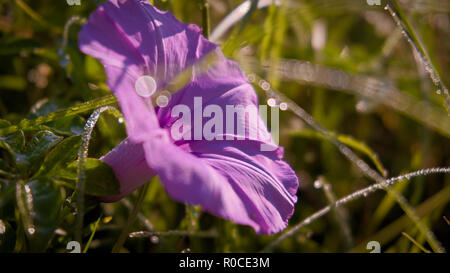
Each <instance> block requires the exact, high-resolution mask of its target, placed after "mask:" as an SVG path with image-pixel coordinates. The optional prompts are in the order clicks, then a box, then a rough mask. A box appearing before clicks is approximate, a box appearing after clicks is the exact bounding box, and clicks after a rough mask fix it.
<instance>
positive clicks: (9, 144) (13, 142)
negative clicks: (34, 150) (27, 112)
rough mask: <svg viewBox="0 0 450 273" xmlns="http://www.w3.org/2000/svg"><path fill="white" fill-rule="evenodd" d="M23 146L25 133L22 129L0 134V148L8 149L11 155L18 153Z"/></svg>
mask: <svg viewBox="0 0 450 273" xmlns="http://www.w3.org/2000/svg"><path fill="white" fill-rule="evenodd" d="M24 146H25V135H24V134H23V131H22V130H18V131H16V132H14V133H12V134H9V135H5V136H0V148H3V149H5V150H7V151H8V153H9V154H10V155H12V156H15V155H16V154H17V153H20V152H21V151H22V150H23V147H24Z"/></svg>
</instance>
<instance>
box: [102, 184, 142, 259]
mask: <svg viewBox="0 0 450 273" xmlns="http://www.w3.org/2000/svg"><path fill="white" fill-rule="evenodd" d="M149 185H150V184H149V183H146V184H145V185H144V186H142V187H141V188H139V192H138V197H137V200H136V203H135V204H134V208H133V210H132V211H131V214H130V217H128V221H127V223H126V224H125V227H124V228H123V230H122V233H121V234H120V236H119V239H117V241H116V243H115V244H114V246H113V248H112V251H111V252H113V253H118V252H119V251H120V249H121V248H122V246H123V244H124V243H125V241H126V239H127V237H128V232H129V230H130V228H131V226H132V225H133V223H134V221H135V220H136V217H137V215H138V212H139V210H140V209H141V206H142V203H144V199H145V195H146V194H147V190H148V187H149Z"/></svg>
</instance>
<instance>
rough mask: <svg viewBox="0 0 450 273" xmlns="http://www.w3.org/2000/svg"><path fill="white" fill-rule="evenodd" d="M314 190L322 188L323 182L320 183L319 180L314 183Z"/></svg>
mask: <svg viewBox="0 0 450 273" xmlns="http://www.w3.org/2000/svg"><path fill="white" fill-rule="evenodd" d="M314 188H316V189H320V188H322V181H320V180H319V179H317V180H316V181H314Z"/></svg>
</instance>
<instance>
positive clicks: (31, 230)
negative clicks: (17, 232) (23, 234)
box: [27, 226, 36, 235]
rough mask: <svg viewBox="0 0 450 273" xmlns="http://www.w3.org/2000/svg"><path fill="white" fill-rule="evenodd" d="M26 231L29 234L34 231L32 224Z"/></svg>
mask: <svg viewBox="0 0 450 273" xmlns="http://www.w3.org/2000/svg"><path fill="white" fill-rule="evenodd" d="M27 232H28V233H29V234H30V235H33V234H34V233H35V232H36V229H35V228H34V227H33V226H31V227H29V228H28V229H27Z"/></svg>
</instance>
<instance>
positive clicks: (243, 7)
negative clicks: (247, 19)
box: [239, 2, 250, 14]
mask: <svg viewBox="0 0 450 273" xmlns="http://www.w3.org/2000/svg"><path fill="white" fill-rule="evenodd" d="M249 10H250V2H244V3H243V4H242V5H241V6H240V7H239V13H241V14H245V13H247V12H248V11H249Z"/></svg>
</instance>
